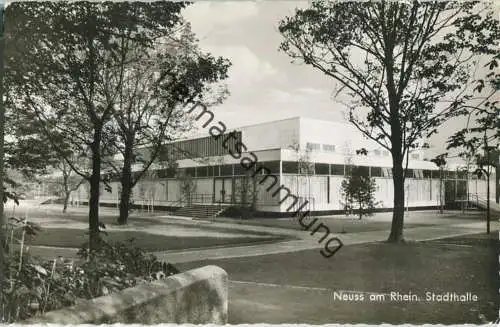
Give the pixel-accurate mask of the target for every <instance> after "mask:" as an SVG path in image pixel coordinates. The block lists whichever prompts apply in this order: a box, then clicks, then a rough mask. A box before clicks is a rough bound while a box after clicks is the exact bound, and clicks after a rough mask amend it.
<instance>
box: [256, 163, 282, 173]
mask: <svg viewBox="0 0 500 327" xmlns="http://www.w3.org/2000/svg"><path fill="white" fill-rule="evenodd" d="M264 167H265V168H267V169H268V170H269V172H270V173H271V174H276V175H277V174H279V173H280V162H279V161H264V162H261V163H257V169H259V168H262V169H261V170H260V172H259V173H258V174H259V175H260V174H267V173H268V170H266V169H264Z"/></svg>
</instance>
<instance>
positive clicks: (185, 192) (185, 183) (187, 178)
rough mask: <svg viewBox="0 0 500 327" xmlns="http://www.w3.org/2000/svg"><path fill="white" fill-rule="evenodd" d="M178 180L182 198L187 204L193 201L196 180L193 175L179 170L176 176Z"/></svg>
mask: <svg viewBox="0 0 500 327" xmlns="http://www.w3.org/2000/svg"><path fill="white" fill-rule="evenodd" d="M177 179H178V181H179V188H180V193H181V196H182V198H183V199H184V200H185V201H186V203H187V205H191V204H192V203H193V200H194V199H193V195H194V194H195V193H196V189H197V187H196V182H195V180H194V179H193V176H191V175H190V174H187V173H185V172H183V171H181V172H180V173H179V175H178V177H177Z"/></svg>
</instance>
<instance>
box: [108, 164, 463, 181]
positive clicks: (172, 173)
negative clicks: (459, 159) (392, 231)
mask: <svg viewBox="0 0 500 327" xmlns="http://www.w3.org/2000/svg"><path fill="white" fill-rule="evenodd" d="M264 167H265V168H266V169H263V168H264ZM351 167H352V166H348V165H337V164H327V163H304V162H297V161H283V163H282V172H283V173H284V174H307V175H337V176H345V175H347V174H348V173H349V169H351ZM259 168H262V169H259ZM255 169H259V173H260V174H268V173H269V174H276V175H278V174H279V173H280V162H279V161H266V162H259V163H258V164H257V166H256V167H253V168H252V169H251V171H250V172H248V171H247V170H246V169H245V168H244V167H242V166H241V165H240V164H228V165H214V166H203V167H190V168H166V169H160V170H155V171H152V172H149V173H148V175H149V176H150V178H175V177H178V176H187V175H189V176H191V177H219V176H242V175H245V174H248V173H253V172H254V171H255ZM356 173H358V174H361V175H365V176H371V177H392V169H391V168H386V167H368V166H359V167H356ZM137 174H138V173H134V178H135V177H137ZM440 174H441V173H440V172H439V171H436V170H422V169H408V170H407V171H406V177H408V178H419V179H423V178H434V179H439V178H440ZM442 177H443V178H446V179H465V178H466V175H465V173H464V172H457V171H444V172H443V176H442ZM110 178H111V179H112V180H117V179H118V178H119V176H110Z"/></svg>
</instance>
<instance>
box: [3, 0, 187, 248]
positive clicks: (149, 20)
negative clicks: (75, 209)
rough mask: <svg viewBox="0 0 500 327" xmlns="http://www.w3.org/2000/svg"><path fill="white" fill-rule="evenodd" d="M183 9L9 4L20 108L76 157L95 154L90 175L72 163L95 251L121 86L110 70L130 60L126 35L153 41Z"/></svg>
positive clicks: (170, 5) (171, 5)
mask: <svg viewBox="0 0 500 327" xmlns="http://www.w3.org/2000/svg"><path fill="white" fill-rule="evenodd" d="M183 7H184V3H180V2H153V3H139V2H134V3H126V2H121V3H113V2H105V3H92V2H72V3H68V2H52V3H51V2H45V3H43V4H39V3H33V2H28V3H13V4H11V5H10V6H9V7H8V8H7V12H8V15H9V17H11V20H9V24H8V25H7V26H6V34H7V36H8V37H7V40H9V46H8V48H9V47H10V49H11V51H12V54H13V55H9V56H7V61H6V64H7V65H8V66H9V67H11V66H14V65H15V67H16V70H9V72H10V73H9V75H10V76H9V78H8V82H9V83H11V84H12V85H14V87H13V92H14V94H15V97H16V107H17V108H19V109H20V110H24V111H25V112H27V113H28V114H30V115H31V116H32V117H33V118H34V119H37V120H38V121H40V122H41V126H43V132H44V133H45V136H46V137H47V139H49V140H51V142H52V135H51V133H50V131H52V130H57V131H58V134H60V135H62V136H63V137H65V139H66V141H67V142H69V143H71V144H72V145H73V146H74V147H75V148H76V149H78V154H85V153H87V152H88V153H89V157H90V158H89V159H90V162H91V173H90V174H86V173H85V172H82V171H80V170H79V169H78V168H77V167H74V166H73V165H72V163H71V161H70V160H66V162H67V163H68V165H70V166H72V168H73V170H74V171H75V172H76V173H77V174H78V175H80V176H81V177H83V178H85V179H86V180H88V181H89V184H90V199H89V230H90V231H89V232H90V233H89V234H90V240H89V246H90V248H91V249H93V248H96V247H97V246H98V245H99V190H100V183H101V165H102V155H103V153H108V152H107V151H109V149H108V148H107V147H106V146H107V141H108V140H107V139H106V136H109V135H107V134H106V133H105V131H106V126H107V125H108V124H109V123H110V121H111V120H112V118H113V114H114V112H115V105H116V100H117V98H118V94H119V93H120V91H121V87H117V88H116V89H113V90H112V91H113V92H112V93H109V92H108V91H109V89H108V88H106V86H107V85H108V84H109V83H111V82H112V79H113V78H114V77H115V76H114V75H113V74H111V72H113V71H114V68H115V67H116V66H117V65H119V64H120V63H121V62H123V60H124V58H123V57H122V56H120V55H119V52H118V50H119V49H120V47H119V45H120V42H121V41H122V40H123V36H126V37H127V38H128V39H131V40H133V41H134V42H137V43H142V44H145V45H147V44H150V42H151V40H152V39H154V38H155V36H156V33H157V32H158V31H159V30H162V29H169V28H170V27H172V26H173V25H175V24H176V22H177V21H178V20H179V19H180V15H179V11H180V9H181V8H183ZM11 22H12V23H11ZM120 78H123V75H120ZM117 85H118V86H121V84H120V83H118V84H117ZM52 144H53V145H56V144H55V142H53V143H52ZM56 149H57V151H58V152H60V153H61V155H63V153H62V151H60V149H58V148H57V147H56ZM63 156H64V155H63ZM64 157H65V159H66V156H64Z"/></svg>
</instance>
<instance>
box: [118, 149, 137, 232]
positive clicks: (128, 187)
mask: <svg viewBox="0 0 500 327" xmlns="http://www.w3.org/2000/svg"><path fill="white" fill-rule="evenodd" d="M132 144H133V141H132V142H130V141H128V142H127V144H125V153H124V155H123V170H122V176H121V179H120V183H121V187H122V194H121V195H120V214H119V216H118V224H120V225H125V224H126V223H127V220H128V213H129V209H130V196H131V194H132V188H133V187H134V185H133V183H132V155H133V153H132Z"/></svg>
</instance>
